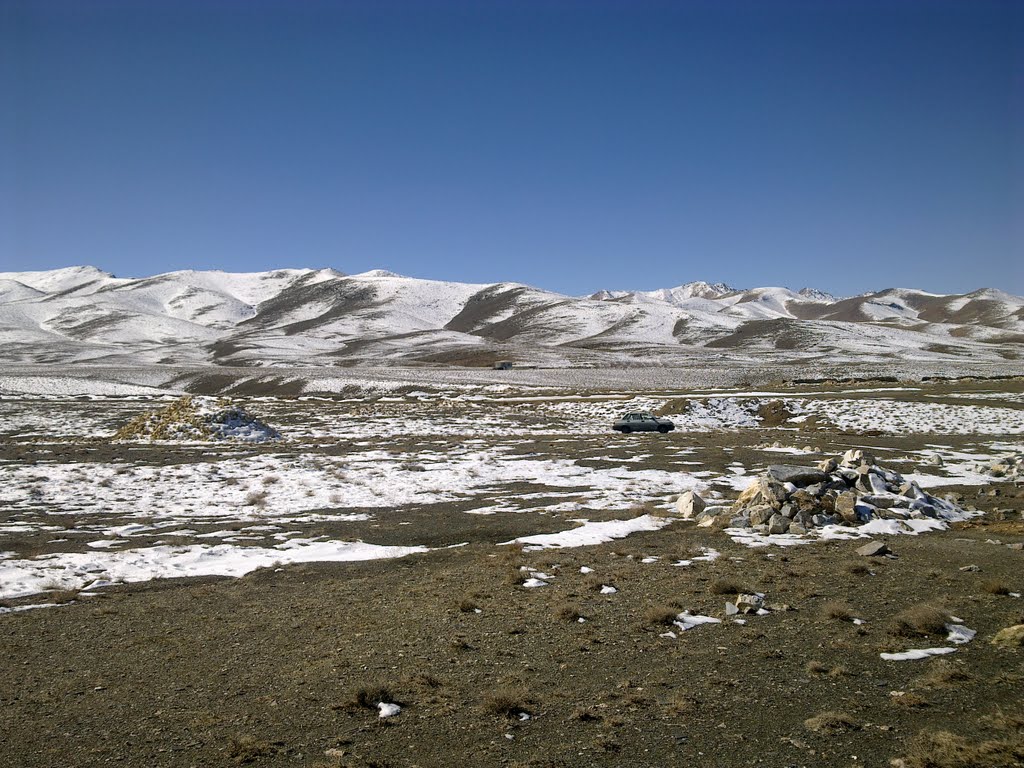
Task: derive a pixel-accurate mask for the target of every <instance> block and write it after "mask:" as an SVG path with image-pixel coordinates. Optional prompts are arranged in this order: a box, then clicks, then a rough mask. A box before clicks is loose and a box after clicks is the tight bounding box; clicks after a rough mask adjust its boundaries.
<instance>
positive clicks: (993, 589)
mask: <svg viewBox="0 0 1024 768" xmlns="http://www.w3.org/2000/svg"><path fill="white" fill-rule="evenodd" d="M981 588H982V590H983V591H985V592H987V593H988V594H990V595H1008V594H1010V588H1009V587H1008V586H1006V584H1005V583H1003V582H1002V581H1000V580H999V579H985V580H984V581H983V582H981Z"/></svg>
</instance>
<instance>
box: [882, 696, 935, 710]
mask: <svg viewBox="0 0 1024 768" xmlns="http://www.w3.org/2000/svg"><path fill="white" fill-rule="evenodd" d="M890 701H892V703H893V704H894V705H895V706H897V707H902V708H904V709H924V708H925V707H930V706H931V703H930V702H929V701H928V700H927V699H926V698H924V697H923V696H919V695H918V694H916V693H904V694H902V695H901V696H893V697H891V699H890Z"/></svg>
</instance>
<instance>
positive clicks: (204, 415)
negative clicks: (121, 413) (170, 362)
mask: <svg viewBox="0 0 1024 768" xmlns="http://www.w3.org/2000/svg"><path fill="white" fill-rule="evenodd" d="M280 438H281V435H280V433H279V432H278V431H277V430H276V429H274V428H273V427H270V426H268V425H267V424H265V423H263V422H262V421H260V419H258V418H257V417H255V416H253V415H252V414H251V413H249V412H248V411H246V410H245V409H244V408H242V407H241V406H238V405H235V404H233V403H231V402H230V401H228V400H223V399H217V398H212V397H193V396H191V395H189V396H186V397H182V398H180V399H178V400H175V401H174V402H173V403H171V404H170V405H168V406H167V407H165V408H160V409H159V410H156V411H150V412H148V413H143V414H140V415H139V416H136V417H135V418H134V419H132V420H131V421H130V422H128V423H127V424H125V425H124V426H123V427H121V429H119V430H118V431H117V432H116V434H115V435H114V438H113V439H114V440H183V441H188V442H196V441H202V442H206V441H214V440H241V441H244V442H252V443H262V442H265V441H267V440H279V439H280Z"/></svg>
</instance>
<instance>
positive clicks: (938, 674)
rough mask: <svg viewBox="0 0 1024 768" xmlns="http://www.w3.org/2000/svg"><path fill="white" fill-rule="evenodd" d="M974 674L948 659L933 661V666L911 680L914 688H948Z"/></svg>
mask: <svg viewBox="0 0 1024 768" xmlns="http://www.w3.org/2000/svg"><path fill="white" fill-rule="evenodd" d="M972 677H973V676H972V675H971V674H970V673H969V672H967V671H966V670H964V668H963V665H962V664H957V663H953V662H952V661H949V660H947V659H938V660H937V661H934V662H932V665H931V667H929V669H928V671H927V672H925V673H924V674H923V675H920V676H918V677H915V678H914V680H913V681H912V682H911V687H913V688H948V687H949V686H951V685H955V684H957V683H962V682H966V681H967V680H970V679H972Z"/></svg>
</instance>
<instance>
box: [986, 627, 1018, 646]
mask: <svg viewBox="0 0 1024 768" xmlns="http://www.w3.org/2000/svg"><path fill="white" fill-rule="evenodd" d="M992 645H1005V646H1008V647H1010V648H1020V647H1024V624H1017V625H1015V626H1012V627H1006V628H1005V629H1000V630H999V631H998V632H996V636H995V637H993V638H992Z"/></svg>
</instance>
